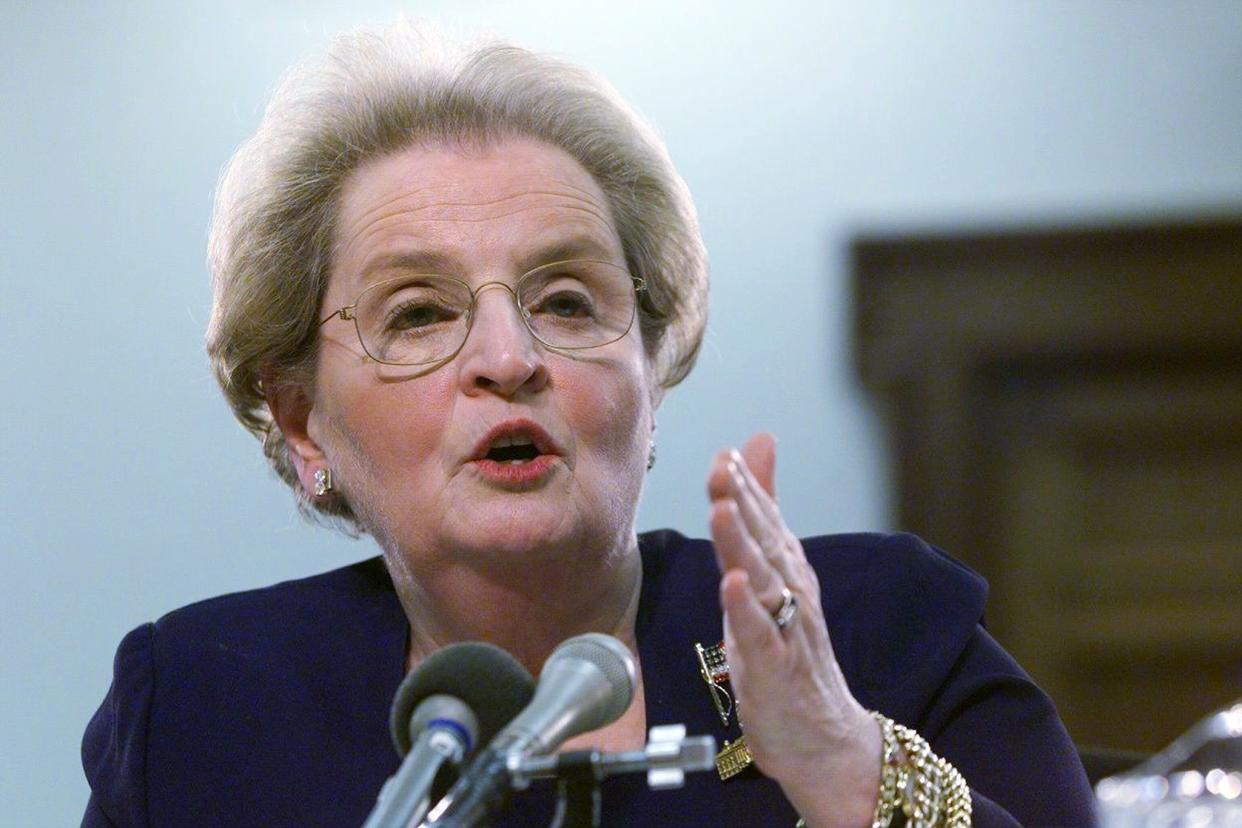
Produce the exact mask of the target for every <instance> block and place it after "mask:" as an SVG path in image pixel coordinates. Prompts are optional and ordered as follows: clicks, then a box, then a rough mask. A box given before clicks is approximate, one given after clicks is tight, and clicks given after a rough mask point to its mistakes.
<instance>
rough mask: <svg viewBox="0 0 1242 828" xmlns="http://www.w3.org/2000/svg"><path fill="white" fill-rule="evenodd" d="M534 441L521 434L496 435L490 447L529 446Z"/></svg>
mask: <svg viewBox="0 0 1242 828" xmlns="http://www.w3.org/2000/svg"><path fill="white" fill-rule="evenodd" d="M534 442H535V441H534V440H532V439H530V438H529V437H523V436H521V435H518V436H514V437H497V438H496V439H495V440H493V441H492V448H508V447H509V446H529V445H532V444H533V443H534Z"/></svg>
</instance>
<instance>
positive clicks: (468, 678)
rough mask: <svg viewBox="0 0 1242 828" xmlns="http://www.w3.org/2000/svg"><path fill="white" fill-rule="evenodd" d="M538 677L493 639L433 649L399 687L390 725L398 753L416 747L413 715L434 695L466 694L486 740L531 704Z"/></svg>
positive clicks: (481, 741) (481, 739)
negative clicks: (413, 736) (535, 678)
mask: <svg viewBox="0 0 1242 828" xmlns="http://www.w3.org/2000/svg"><path fill="white" fill-rule="evenodd" d="M534 692H535V681H534V679H533V678H531V675H530V673H529V672H527V670H526V668H525V667H523V666H522V665H521V664H519V663H518V661H517V659H515V658H514V657H513V656H511V655H509V654H508V653H506V652H505V651H504V650H502V649H500V648H499V647H496V646H494V645H492V644H485V643H483V642H481V641H466V642H462V643H460V644H451V645H449V646H448V647H445V648H443V649H441V650H437V651H436V652H434V653H432V654H431V655H430V656H428V657H427V658H426V659H424V661H423V663H422V664H419V665H418V667H417V668H415V669H414V671H413V672H411V673H410V674H409V675H408V676H406V677H405V680H404V681H402V682H401V686H400V687H398V688H397V692H396V695H394V696H393V702H392V713H391V715H390V716H389V719H388V721H389V729H390V731H391V734H392V741H393V745H394V746H395V747H396V749H397V753H398V754H400V755H401V756H405V755H406V754H407V753H409V752H410V746H411V744H412V743H413V739H412V737H411V736H410V720H411V717H412V716H413V715H414V711H415V710H416V709H417V708H418V706H419V704H420V703H421V702H423V701H424V700H425V699H427V698H428V697H430V696H435V695H446V696H453V697H455V698H458V699H460V700H461V701H462V702H464V703H465V704H466V706H467V707H469V708H470V709H471V710H472V711H474V714H475V716H476V717H477V718H478V722H479V732H478V741H477V744H486V743H488V742H490V741H491V740H492V738H493V737H494V736H495V735H496V734H497V733H498V732H499V731H500V729H501V728H502V727H504V726H505V725H506V724H508V723H509V721H510V720H511V719H513V717H514V716H516V715H517V714H518V713H520V712H521V711H522V709H523V708H525V707H526V705H527V704H529V703H530V700H531V697H532V696H533V695H534Z"/></svg>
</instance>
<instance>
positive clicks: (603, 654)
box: [424, 633, 637, 828]
mask: <svg viewBox="0 0 1242 828" xmlns="http://www.w3.org/2000/svg"><path fill="white" fill-rule="evenodd" d="M636 682H637V678H636V669H635V666H634V658H633V657H632V656H631V655H630V651H629V650H628V649H626V647H625V645H624V644H622V643H621V642H620V641H618V640H617V639H615V638H613V637H612V636H609V635H602V634H600V633H587V634H585V635H579V636H575V637H573V638H571V639H569V640H568V641H564V642H562V643H561V644H560V645H559V646H558V647H557V648H556V649H555V650H553V651H552V654H551V655H550V656H548V660H547V661H546V662H545V663H544V665H543V671H542V672H541V673H540V675H539V685H538V687H536V688H535V697H534V698H533V699H532V700H531V702H530V704H529V705H527V706H526V709H525V710H523V711H522V712H521V713H519V714H518V716H517V718H515V719H514V720H513V721H512V722H510V723H509V724H508V726H506V727H505V728H504V729H503V730H501V731H500V733H498V734H497V735H496V738H495V739H493V740H492V743H491V744H490V745H488V747H487V749H486V750H484V751H483V752H481V753H480V754H479V755H478V756H476V757H475V758H474V760H473V761H471V763H470V764H469V765H468V766H467V767H466V769H465V771H463V772H462V775H461V777H460V778H459V779H458V780H457V783H456V784H455V785H454V786H453V787H452V788H450V789H449V792H448V794H446V795H445V797H444V798H443V799H442V800H440V802H439V804H437V805H436V807H435V808H433V809H432V811H431V813H430V814H429V815H428V822H427V823H424V824H427V825H437V826H444V828H449V826H453V827H454V828H456V826H473V825H476V824H478V823H479V821H480V820H482V819H483V818H485V817H486V816H487V815H488V814H490V813H492V812H494V811H496V810H498V809H499V808H500V807H502V806H503V805H504V803H505V802H506V800H507V799H508V797H509V794H510V793H511V792H512V790H513V779H512V776H511V774H510V768H509V765H510V762H516V761H518V760H520V759H521V758H523V757H526V756H539V755H542V754H545V753H549V752H551V751H553V750H555V749H556V748H557V747H559V746H560V745H561V743H562V742H564V741H565V740H566V739H570V738H572V737H574V736H577V735H578V734H579V733H587V732H589V731H592V730H595V729H597V728H601V727H603V726H604V725H606V724H611V723H612V722H614V721H616V720H617V719H618V718H620V716H621V714H622V713H624V712H625V711H626V709H627V708H628V707H629V706H630V702H631V701H632V700H633V698H634V685H635V684H636Z"/></svg>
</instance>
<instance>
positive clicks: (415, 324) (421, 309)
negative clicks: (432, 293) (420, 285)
mask: <svg viewBox="0 0 1242 828" xmlns="http://www.w3.org/2000/svg"><path fill="white" fill-rule="evenodd" d="M458 314H459V312H458V311H457V310H455V309H453V308H451V307H449V306H448V305H446V304H443V303H440V302H433V301H430V300H427V299H411V300H407V301H405V302H402V303H401V304H400V305H397V306H396V307H394V308H393V309H392V311H391V312H390V313H389V314H388V321H387V323H386V324H385V327H386V328H387V329H388V330H389V331H394V332H400V331H413V332H418V331H420V330H422V329H425V328H429V327H431V326H433V325H435V324H437V323H440V322H450V321H452V320H453V319H456V318H457V316H458Z"/></svg>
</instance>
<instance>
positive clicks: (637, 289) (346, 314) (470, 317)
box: [317, 259, 647, 368]
mask: <svg viewBox="0 0 1242 828" xmlns="http://www.w3.org/2000/svg"><path fill="white" fill-rule="evenodd" d="M574 262H589V263H592V264H602V265H608V266H609V267H615V268H616V269H617V270H620V271H624V272H625V274H626V275H627V276H629V278H630V281H631V282H632V283H633V285H634V307H633V309H632V310H631V311H630V321H629V323H628V324H627V325H626V326H625V330H623V331H622V332H621V333H619V334H617V335H616V336H615V337H613V338H612V339H609V340H607V341H606V342H599V343H596V344H594V345H552V344H551V343H548V342H545V341H544V340H543V339H542V338H541V337H540V336H539V334H537V333H535V331H534V329H533V328H531V326H530V320H529V319H528V318H527V315H526V312H525V311H523V310H522V303H521V302H519V301H518V287H519V286H520V285H521V284H522V280H523V279H525V278H526V277H527V276H529V275H530V274H532V273H534V272H536V271H538V270H543V269H544V268H548V267H557V266H559V265H566V264H573V263H574ZM419 276H435V277H436V278H438V279H447V280H449V281H451V282H456V283H457V284H459V285H461V286H462V287H463V288H465V289H466V292H467V293H469V294H470V305H469V306H468V307H467V308H466V317H467V319H466V333H465V336H463V337H462V338H461V342H460V343H458V345H457V347H456V348H454V349H453V351H452V353H449V354H446V355H445V356H442V357H436V358H435V359H429V360H426V361H425V362H391V361H389V360H385V359H380V358H379V357H377V356H375V354H373V353H371V349H370V348H368V347H367V341H366V338H365V337H364V336H363V335H362V329H361V328H360V327H358V314H357V313H355V311H356V310H357V309H358V303H359V302H361V301H362V297H363V296H365V295H366V293H367V292H368V291H371V290H375V289H376V288H378V287H381V286H383V285H387V284H391V283H393V282H401V281H405V280H407V279H415V278H418V277H419ZM489 287H499V288H504V289H505V290H506V291H508V292H509V296H510V297H512V298H513V304H514V306H515V307H516V308H517V312H518V317H519V318H520V319H521V320H522V326H523V327H525V328H526V331H527V333H529V334H530V335H531V338H532V339H534V340H535V341H536V342H538V343H539V344H540V345H542V346H543V347H545V348H548V349H549V350H553V351H588V350H591V349H592V348H602V347H604V346H605V345H611V344H612V343H614V342H616V341H618V340H620V339H622V338H624V337H625V335H626V334H628V333H629V332H630V330H631V329H633V327H634V320H635V319H637V318H638V308H639V305H640V304H641V301H640V297H641V294H642V293H643V292H644V291H646V289H647V282H646V280H645V279H643V278H642V277H639V276H635V275H633V274H632V273H630V272H629V268H626V267H622V266H621V265H619V264H617V263H616V262H610V261H607V260H605V259H562V260H560V261H555V262H548V263H547V264H541V265H539V266H538V267H534V268H531V269H530V270H528V271H526V272H525V273H523V274H522V275H521V276H519V277H518V278H517V280H516V281H515V282H514V283H513V284H512V285H509V284H508V283H507V282H502V281H499V280H494V281H491V282H484V283H483V284H481V285H479V286H478V287H476V288H472V287H470V285H469V284H468V283H466V282H464V281H462V280H461V279H458V278H456V277H454V276H445V275H444V274H442V273H412V274H410V275H408V276H394V277H393V278H391V279H383V280H381V281H379V282H375V283H374V284H370V285H367V286H366V287H364V288H363V289H362V290H361V291H359V292H358V295H357V296H356V297H354V301H353V302H351V303H350V304H348V305H342V306H341V307H339V308H337V309H336V310H334V311H332V313H330V314H328V315H327V316H325V317H324V318H323V319H321V320H319V325H318V326H317V327H318V328H322V327H323V326H324V325H326V324H328V323H329V322H331V321H332V320H333V319H337V318H340V319H342V320H346V321H352V322H353V323H354V335H355V336H357V337H358V344H359V345H361V346H362V350H363V352H364V353H365V354H366V355H367V357H368V358H369V359H370V360H371V361H373V362H378V363H379V364H381V365H394V366H398V367H403V368H417V367H420V366H427V365H443V364H444V363H446V362H449V361H451V360H452V359H453V358H454V357H456V356H457V355H458V354H459V353H461V349H462V348H464V347H466V341H467V340H468V339H470V332H471V331H473V330H474V318H475V314H474V311H475V308H476V307H478V300H479V294H480V293H482V292H483V291H484V290H486V289H487V288H489Z"/></svg>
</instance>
